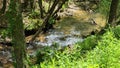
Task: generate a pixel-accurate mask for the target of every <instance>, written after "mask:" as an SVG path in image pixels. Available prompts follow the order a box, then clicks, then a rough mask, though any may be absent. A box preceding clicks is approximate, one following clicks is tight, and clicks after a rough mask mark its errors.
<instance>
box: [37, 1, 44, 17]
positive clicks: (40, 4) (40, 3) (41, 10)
mask: <svg viewBox="0 0 120 68" xmlns="http://www.w3.org/2000/svg"><path fill="white" fill-rule="evenodd" d="M38 4H39V7H40V14H41V18H43V5H42V0H38Z"/></svg>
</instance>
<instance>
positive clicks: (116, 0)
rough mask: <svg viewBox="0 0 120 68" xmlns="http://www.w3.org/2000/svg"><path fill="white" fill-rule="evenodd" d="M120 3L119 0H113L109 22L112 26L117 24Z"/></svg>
mask: <svg viewBox="0 0 120 68" xmlns="http://www.w3.org/2000/svg"><path fill="white" fill-rule="evenodd" d="M118 4H119V0H112V2H111V6H110V12H109V19H108V23H109V24H110V25H111V26H115V25H116V23H115V20H116V15H117V8H118Z"/></svg>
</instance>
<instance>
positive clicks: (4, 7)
mask: <svg viewBox="0 0 120 68" xmlns="http://www.w3.org/2000/svg"><path fill="white" fill-rule="evenodd" d="M6 3H7V2H6V0H3V7H2V9H1V10H0V13H2V14H3V13H5V9H6Z"/></svg>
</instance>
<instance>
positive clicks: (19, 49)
mask: <svg viewBox="0 0 120 68" xmlns="http://www.w3.org/2000/svg"><path fill="white" fill-rule="evenodd" d="M8 15H9V18H8V21H9V23H10V27H11V35H12V36H11V37H12V44H13V49H14V57H15V60H16V66H15V68H25V64H26V63H24V60H25V59H26V50H25V49H26V46H25V45H26V44H25V35H24V29H23V19H22V9H21V0H11V1H10V7H9V10H8Z"/></svg>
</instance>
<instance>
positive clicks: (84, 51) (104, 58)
mask: <svg viewBox="0 0 120 68" xmlns="http://www.w3.org/2000/svg"><path fill="white" fill-rule="evenodd" d="M119 31H120V27H119V26H117V27H115V28H110V29H108V30H107V31H106V32H105V33H104V34H103V35H94V36H89V37H87V38H86V39H85V40H84V41H83V42H78V43H76V44H75V45H74V47H72V48H69V47H65V48H64V50H62V49H61V48H60V49H59V47H58V48H57V49H56V48H52V47H50V48H49V47H48V48H46V49H44V51H38V53H37V58H39V60H40V59H42V61H41V62H40V61H39V62H38V63H37V64H36V65H33V66H31V68H119V67H120V40H119V37H120V33H119ZM41 56H42V57H41ZM37 61H38V60H37Z"/></svg>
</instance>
